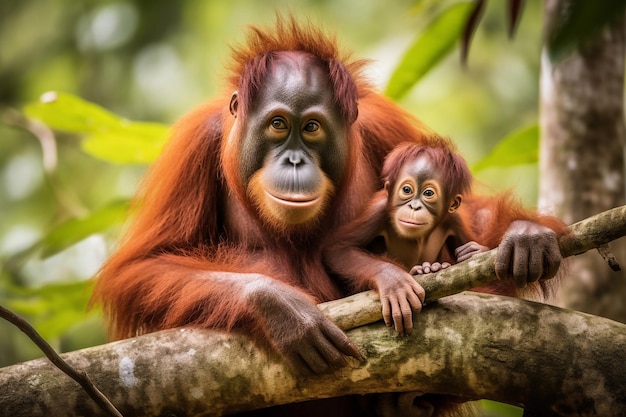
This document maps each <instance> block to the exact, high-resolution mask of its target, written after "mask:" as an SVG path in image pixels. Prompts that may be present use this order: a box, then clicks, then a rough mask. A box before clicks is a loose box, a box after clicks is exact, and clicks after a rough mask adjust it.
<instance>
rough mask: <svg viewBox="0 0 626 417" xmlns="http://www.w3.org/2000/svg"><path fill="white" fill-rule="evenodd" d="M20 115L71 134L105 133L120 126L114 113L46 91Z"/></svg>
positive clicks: (61, 94) (78, 99) (68, 96)
mask: <svg viewBox="0 0 626 417" xmlns="http://www.w3.org/2000/svg"><path fill="white" fill-rule="evenodd" d="M24 113H25V114H26V115H27V116H28V117H30V118H32V119H37V120H40V121H42V122H43V123H45V124H46V125H48V126H49V127H50V128H51V129H54V130H60V131H62V132H71V133H89V132H94V131H98V130H100V129H102V130H106V129H109V128H111V127H115V126H118V125H119V124H120V120H121V119H120V118H119V117H118V116H116V115H115V114H113V113H111V112H109V111H107V110H105V109H103V108H102V107H99V106H97V105H95V104H93V103H89V102H87V101H85V100H83V99H81V98H78V97H76V96H73V95H71V94H64V93H57V92H53V91H49V92H47V93H45V94H43V95H42V96H41V98H40V99H39V101H37V102H35V103H31V104H28V105H26V106H25V107H24Z"/></svg>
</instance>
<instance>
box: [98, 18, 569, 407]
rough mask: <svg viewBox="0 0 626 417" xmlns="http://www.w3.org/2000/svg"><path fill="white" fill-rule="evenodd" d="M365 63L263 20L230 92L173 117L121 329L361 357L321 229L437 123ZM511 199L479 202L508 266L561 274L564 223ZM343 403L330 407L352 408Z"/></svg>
mask: <svg viewBox="0 0 626 417" xmlns="http://www.w3.org/2000/svg"><path fill="white" fill-rule="evenodd" d="M364 64H365V63H364V62H363V61H351V60H349V59H347V58H343V57H341V56H340V53H339V51H338V49H337V47H336V43H335V42H334V40H333V39H330V38H328V37H327V36H325V35H324V34H323V33H322V32H321V31H319V30H318V29H316V28H314V27H311V26H300V25H299V24H298V23H297V22H295V21H294V20H293V19H292V20H286V19H278V20H277V23H276V25H275V27H274V28H273V29H269V30H262V29H259V28H252V29H251V30H250V32H249V33H248V37H247V42H246V44H245V45H243V46H239V47H236V48H234V49H233V53H232V63H231V65H230V67H229V68H230V69H231V75H230V77H229V79H228V89H229V93H228V94H227V95H224V96H223V97H219V98H217V99H216V100H214V101H212V102H210V103H208V104H206V105H204V106H201V107H200V108H198V109H196V110H194V111H193V112H191V113H190V114H188V115H187V116H185V117H183V118H182V119H181V120H180V121H179V122H178V123H176V124H175V126H174V127H173V130H172V138H171V141H170V143H169V144H168V145H167V147H166V148H165V149H164V151H163V153H162V155H161V156H160V157H159V159H158V160H157V161H156V162H155V164H154V165H153V166H152V168H151V169H150V172H149V173H148V175H147V178H146V179H145V181H144V182H143V185H142V188H141V191H140V193H139V195H138V200H137V201H138V204H137V205H136V209H135V212H134V219H133V222H132V223H131V224H130V226H129V229H128V231H127V233H126V235H125V238H124V239H123V241H122V242H121V244H120V247H119V249H118V250H117V252H115V253H114V254H113V255H112V256H111V258H110V259H109V260H108V262H107V263H106V264H105V265H104V267H103V268H102V270H101V271H100V274H99V278H98V281H97V284H96V287H95V292H94V296H93V301H94V302H95V303H98V304H101V305H102V307H103V311H104V314H105V316H106V318H107V320H108V323H109V325H110V328H111V332H112V336H113V337H114V338H116V339H120V338H125V337H131V336H134V335H137V334H139V333H147V332H153V331H156V330H160V329H167V328H172V327H177V326H197V327H203V328H218V329H224V330H226V331H228V330H231V329H238V330H239V331H242V332H246V333H248V334H249V335H250V336H251V337H252V338H253V339H254V340H256V341H257V342H259V343H260V344H261V345H263V346H265V347H267V348H270V349H274V350H275V351H277V352H279V353H280V354H281V355H282V356H283V357H284V358H285V360H286V361H288V363H289V364H290V365H291V366H292V367H293V368H294V369H295V370H297V371H300V372H305V373H310V372H313V373H322V372H329V371H332V370H335V369H338V368H341V367H342V366H344V365H346V363H347V360H346V356H352V357H356V358H360V357H361V355H360V353H359V351H358V349H357V348H356V346H355V345H354V344H353V343H352V342H351V341H350V340H349V339H348V337H347V336H346V335H345V334H344V333H343V332H342V331H341V330H340V329H339V328H338V327H337V326H336V325H335V324H333V323H332V322H331V321H330V320H328V319H327V318H326V317H325V316H324V315H322V314H321V313H320V311H319V310H318V309H317V308H316V303H319V302H322V301H327V300H333V299H336V298H339V297H342V296H345V295H348V294H349V292H348V291H347V290H346V288H344V287H343V286H342V285H341V284H340V283H339V282H337V281H336V280H333V279H332V278H331V277H330V276H329V275H328V274H327V272H326V270H325V269H324V266H323V264H322V248H321V247H320V242H322V241H324V240H325V239H326V238H327V237H328V234H329V233H332V231H333V230H336V229H337V228H338V227H339V226H341V225H343V224H345V223H347V222H348V221H349V220H351V219H352V218H354V217H355V216H356V214H357V213H359V212H361V210H362V209H363V208H364V205H365V204H366V202H367V201H368V200H369V198H370V197H371V196H372V194H373V193H374V192H375V191H376V188H377V187H376V184H377V183H378V180H377V179H378V177H379V174H380V168H381V164H382V160H383V157H384V155H386V154H387V153H388V152H389V151H390V150H391V149H392V148H393V146H394V145H396V144H397V143H399V142H402V141H407V140H410V141H414V142H422V143H428V141H429V137H430V135H431V131H430V130H429V129H427V128H426V127H424V126H423V125H422V124H420V123H419V122H417V121H416V120H415V119H413V118H412V117H411V116H409V115H408V114H407V113H405V112H403V111H402V110H401V109H400V108H399V107H398V106H396V105H394V104H393V103H391V102H389V101H388V100H386V99H384V98H383V97H381V96H380V95H378V94H377V93H376V92H374V91H373V89H372V87H371V86H370V85H369V84H368V83H367V82H366V80H365V79H364V78H363V76H362V75H360V72H361V70H362V68H363V67H364ZM498 204H499V203H498V202H496V201H491V200H485V201H482V202H480V205H477V206H474V208H473V210H476V213H477V216H478V217H479V219H478V221H477V225H485V226H487V225H488V226H489V227H491V226H492V225H493V229H492V230H493V234H494V236H495V235H497V240H500V239H501V238H502V240H503V242H504V245H505V246H506V247H507V248H508V249H506V250H503V251H502V254H501V256H500V258H499V261H498V262H499V264H500V265H501V268H500V274H501V275H502V276H504V275H512V278H514V279H515V280H517V281H521V282H524V283H525V282H534V281H536V280H537V279H539V278H548V277H550V276H551V275H554V272H555V270H556V266H557V265H558V264H559V262H560V257H559V256H557V254H558V253H559V251H558V248H557V241H556V236H555V233H554V232H553V231H552V230H550V229H549V228H548V227H545V226H543V225H541V224H539V223H537V219H538V218H537V217H536V216H535V215H532V216H528V217H526V216H523V217H519V216H518V214H519V213H518V212H517V211H516V210H508V209H507V207H506V206H501V205H498ZM492 212H493V213H496V214H497V215H498V217H497V218H495V219H497V220H493V218H492V217H491V216H492V214H491V213H492ZM519 219H522V220H521V221H520V220H519ZM494 223H495V224H494ZM505 231H506V233H505ZM503 236H504V237H503ZM546 253H548V254H553V255H554V256H549V257H546V256H545V254H546ZM512 254H514V255H513V256H511V255H512ZM511 273H512V274H511ZM306 406H308V405H304V407H306ZM342 407H344V408H341V409H340V408H332V409H331V408H326V409H325V412H326V414H329V413H332V412H333V411H334V412H336V413H337V414H343V415H349V411H350V410H349V408H350V405H345V404H344V405H343V406H342ZM299 415H302V414H299Z"/></svg>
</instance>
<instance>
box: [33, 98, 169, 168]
mask: <svg viewBox="0 0 626 417" xmlns="http://www.w3.org/2000/svg"><path fill="white" fill-rule="evenodd" d="M24 113H25V114H26V115H27V116H28V117H30V118H32V119H37V120H40V121H42V122H43V123H45V124H46V125H48V126H49V127H50V128H52V129H54V130H58V131H62V132H69V133H76V134H80V135H83V137H84V140H83V142H82V148H83V150H84V151H85V152H86V153H88V154H89V155H91V156H93V157H95V158H99V159H103V160H105V161H107V162H113V163H124V164H148V163H151V162H153V161H154V160H155V159H156V157H157V156H158V155H159V153H160V151H161V149H162V148H163V146H164V145H165V142H166V140H167V132H168V129H169V127H168V126H167V125H163V124H159V123H146V122H133V121H130V120H127V119H124V118H122V117H119V116H117V115H115V114H113V113H111V112H109V111H108V110H105V109H103V108H101V107H99V106H97V105H95V104H93V103H89V102H87V101H85V100H83V99H81V98H78V97H75V96H73V95H71V94H65V93H57V92H48V93H45V94H44V95H42V96H41V99H40V100H39V101H38V102H36V103H32V104H29V105H27V106H26V107H25V108H24Z"/></svg>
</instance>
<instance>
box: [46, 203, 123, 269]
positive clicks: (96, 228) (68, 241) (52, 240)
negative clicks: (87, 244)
mask: <svg viewBox="0 0 626 417" xmlns="http://www.w3.org/2000/svg"><path fill="white" fill-rule="evenodd" d="M128 208H129V202H128V201H126V200H124V201H116V202H114V203H111V204H108V205H106V206H104V207H101V208H100V209H98V210H96V211H93V212H91V213H89V214H88V215H87V216H86V217H83V218H74V219H71V220H68V221H66V222H64V223H61V224H60V225H58V226H56V227H55V228H54V229H52V230H51V231H50V232H49V233H48V234H47V235H46V236H45V237H44V238H43V239H42V240H41V241H39V242H38V243H37V244H36V248H37V249H41V251H42V256H44V257H48V256H52V255H54V254H56V253H58V252H61V251H62V250H64V249H67V248H68V247H70V246H72V245H74V244H76V243H78V242H80V241H81V240H83V239H85V238H87V237H89V236H91V235H92V234H95V233H99V232H102V231H104V230H106V229H108V228H110V227H111V226H114V225H119V224H121V223H123V222H124V220H125V219H126V215H127V213H128Z"/></svg>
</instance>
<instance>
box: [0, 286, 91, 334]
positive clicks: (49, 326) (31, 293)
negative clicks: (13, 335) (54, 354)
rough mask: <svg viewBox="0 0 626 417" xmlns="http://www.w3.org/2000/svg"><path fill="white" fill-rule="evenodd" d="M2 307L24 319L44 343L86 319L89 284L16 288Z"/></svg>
mask: <svg viewBox="0 0 626 417" xmlns="http://www.w3.org/2000/svg"><path fill="white" fill-rule="evenodd" d="M11 293H12V294H11V296H10V297H8V298H6V299H3V300H2V302H3V304H4V305H5V306H6V307H7V308H10V309H11V310H13V311H14V312H15V313H17V314H19V315H21V316H26V317H25V318H27V319H28V320H29V322H30V323H31V324H32V325H33V326H34V327H35V328H36V329H37V331H38V332H39V333H40V334H41V336H43V337H44V338H45V339H48V340H50V339H53V338H56V337H58V336H59V335H61V334H62V333H64V332H65V331H67V330H68V329H69V328H71V327H72V326H74V325H75V324H76V323H77V322H80V321H81V320H84V319H85V318H86V317H87V314H86V311H87V304H88V302H89V298H90V294H91V283H90V282H89V281H81V282H72V283H63V284H51V285H44V286H42V287H38V288H17V287H14V288H13V289H12V291H11Z"/></svg>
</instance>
